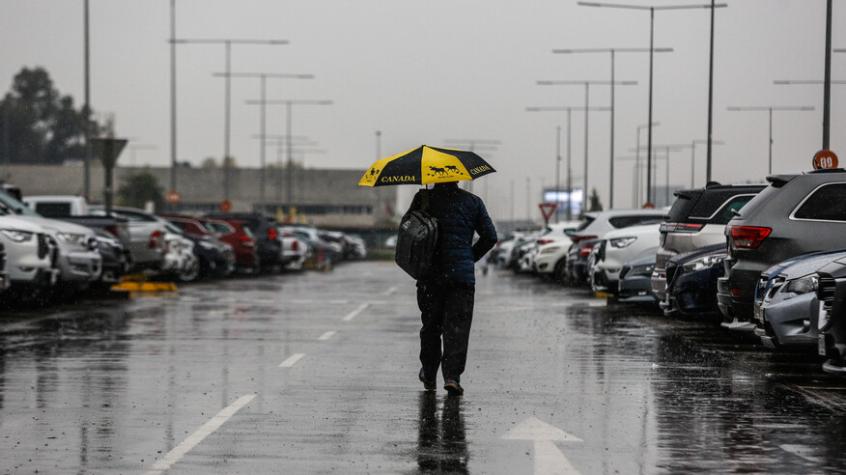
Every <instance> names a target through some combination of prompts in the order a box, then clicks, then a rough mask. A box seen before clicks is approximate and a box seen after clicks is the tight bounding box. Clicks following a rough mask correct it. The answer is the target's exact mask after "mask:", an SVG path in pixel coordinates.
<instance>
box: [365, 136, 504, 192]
mask: <svg viewBox="0 0 846 475" xmlns="http://www.w3.org/2000/svg"><path fill="white" fill-rule="evenodd" d="M495 171H496V170H494V168H493V167H492V166H490V164H488V162H486V161H485V160H484V159H483V158H482V157H480V156H478V155H476V154H475V153H473V152H466V151H462V150H453V149H448V148H440V147H430V146H428V145H423V146H422V147H418V148H415V149H413V150H408V151H405V152H402V153H398V154H396V155H393V156H390V157H387V158H383V159H380V160H376V163H374V164H373V165H371V166H370V168H369V169H368V170H367V171H366V172H364V176H362V177H361V180H359V182H358V186H388V185H428V184H431V183H446V182H451V181H468V180H475V179H476V178H479V177H481V176H485V175H487V174H489V173H493V172H495Z"/></svg>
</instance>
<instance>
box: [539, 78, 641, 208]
mask: <svg viewBox="0 0 846 475" xmlns="http://www.w3.org/2000/svg"><path fill="white" fill-rule="evenodd" d="M537 84H538V85H539V86H573V85H584V86H585V105H584V108H583V109H582V110H584V113H585V158H584V161H585V163H584V170H585V171H584V176H583V177H582V178H583V182H584V194H585V196H587V194H588V193H589V191H588V184H589V182H588V166H589V162H590V160H589V149H590V144H589V140H590V114H589V112H590V110H591V107H590V86H591V84H596V85H602V86H614V85H621V86H634V85H636V84H637V81H584V80H581V81H568V80H565V81H538V82H537ZM605 110H611V108H605ZM612 163H613V159H612Z"/></svg>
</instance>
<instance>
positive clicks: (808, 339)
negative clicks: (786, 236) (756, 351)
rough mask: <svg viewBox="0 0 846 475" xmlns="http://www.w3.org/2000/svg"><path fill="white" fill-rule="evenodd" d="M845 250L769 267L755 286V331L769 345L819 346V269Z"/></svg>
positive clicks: (798, 257)
mask: <svg viewBox="0 0 846 475" xmlns="http://www.w3.org/2000/svg"><path fill="white" fill-rule="evenodd" d="M839 258H846V252H842V251H840V252H838V251H835V252H815V253H811V254H805V255H802V256H797V257H794V258H792V259H788V260H786V261H784V262H782V263H779V264H777V265H775V266H773V267H770V268H769V269H767V270H766V271H764V272H763V273H761V278H760V280H759V281H758V285H757V288H756V289H755V306H754V310H753V315H754V321H755V324H756V325H757V328H755V334H756V335H757V336H759V337H760V338H761V343H763V344H764V346H766V347H768V348H777V347H785V346H788V347H795V346H816V345H817V343H818V337H817V335H818V333H817V330H818V322H817V317H818V316H819V300H818V299H817V285H818V283H819V276H818V275H817V271H818V270H819V269H820V268H821V267H823V266H825V265H826V264H828V263H829V262H832V261H833V260H837V259H839Z"/></svg>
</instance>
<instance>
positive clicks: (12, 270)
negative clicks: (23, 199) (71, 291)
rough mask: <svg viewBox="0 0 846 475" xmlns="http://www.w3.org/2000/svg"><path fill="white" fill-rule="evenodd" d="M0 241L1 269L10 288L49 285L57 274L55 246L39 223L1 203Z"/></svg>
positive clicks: (53, 283) (56, 251)
mask: <svg viewBox="0 0 846 475" xmlns="http://www.w3.org/2000/svg"><path fill="white" fill-rule="evenodd" d="M0 244H2V245H3V249H4V252H5V266H4V272H5V274H6V278H7V279H8V284H9V285H10V286H11V287H13V288H23V289H30V288H41V289H44V288H50V287H52V286H53V285H55V284H56V281H57V280H58V277H59V269H58V267H57V263H56V260H57V257H58V256H57V253H58V250H57V247H56V243H55V242H54V241H53V238H51V237H50V235H49V234H48V233H47V231H46V230H45V229H44V228H43V227H42V226H41V225H39V224H36V223H34V222H31V221H28V220H25V219H20V218H19V217H17V216H16V215H13V214H10V213H9V211H8V210H7V209H6V208H4V207H2V206H0Z"/></svg>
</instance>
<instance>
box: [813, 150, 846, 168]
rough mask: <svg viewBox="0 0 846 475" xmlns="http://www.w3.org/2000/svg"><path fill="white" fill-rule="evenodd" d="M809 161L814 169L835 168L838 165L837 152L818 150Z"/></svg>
mask: <svg viewBox="0 0 846 475" xmlns="http://www.w3.org/2000/svg"><path fill="white" fill-rule="evenodd" d="M811 163H812V164H813V165H814V170H827V169H831V168H837V167H838V165H839V161H838V160H837V154H836V153H834V152H833V151H831V150H820V151H819V152H817V153H815V154H814V159H813V161H812V162H811Z"/></svg>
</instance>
